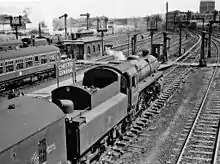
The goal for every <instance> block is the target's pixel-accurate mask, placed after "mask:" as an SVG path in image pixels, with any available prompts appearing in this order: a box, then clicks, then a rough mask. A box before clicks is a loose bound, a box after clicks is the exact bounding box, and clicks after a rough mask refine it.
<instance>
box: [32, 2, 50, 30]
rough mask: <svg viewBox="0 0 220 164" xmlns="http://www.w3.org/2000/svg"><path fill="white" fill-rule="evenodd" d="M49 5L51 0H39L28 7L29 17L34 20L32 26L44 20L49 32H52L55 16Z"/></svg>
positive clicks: (36, 25)
mask: <svg viewBox="0 0 220 164" xmlns="http://www.w3.org/2000/svg"><path fill="white" fill-rule="evenodd" d="M45 6H48V7H45ZM49 6H50V2H48V1H39V2H38V3H36V4H34V5H32V6H31V7H29V8H28V17H29V18H30V20H31V22H32V24H31V27H38V24H39V23H40V22H42V21H44V22H45V24H46V26H47V27H48V29H49V33H50V34H52V32H53V16H52V11H51V8H50V7H49Z"/></svg>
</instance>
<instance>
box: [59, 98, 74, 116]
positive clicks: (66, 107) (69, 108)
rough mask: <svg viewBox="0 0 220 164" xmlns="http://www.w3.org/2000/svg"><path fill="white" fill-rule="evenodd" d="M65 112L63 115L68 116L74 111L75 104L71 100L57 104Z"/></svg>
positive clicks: (60, 101)
mask: <svg viewBox="0 0 220 164" xmlns="http://www.w3.org/2000/svg"><path fill="white" fill-rule="evenodd" d="M55 104H57V105H58V106H59V107H60V108H61V109H62V111H63V113H65V114H68V113H72V112H73V111H74V104H73V102H72V101H70V100H59V99H58V100H57V101H56V102H55Z"/></svg>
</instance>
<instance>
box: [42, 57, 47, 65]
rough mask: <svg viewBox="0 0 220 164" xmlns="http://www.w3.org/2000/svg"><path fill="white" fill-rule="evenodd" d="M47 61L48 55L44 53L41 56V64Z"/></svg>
mask: <svg viewBox="0 0 220 164" xmlns="http://www.w3.org/2000/svg"><path fill="white" fill-rule="evenodd" d="M45 63H47V56H46V55H42V56H41V64H45Z"/></svg>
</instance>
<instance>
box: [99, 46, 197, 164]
mask: <svg viewBox="0 0 220 164" xmlns="http://www.w3.org/2000/svg"><path fill="white" fill-rule="evenodd" d="M198 43H199V42H197V46H195V49H194V50H193V51H198V50H199V48H200V47H198V46H199V44H198ZM191 55H195V53H192V54H191ZM197 56H198V54H197ZM185 60H187V58H185ZM194 60H196V59H194ZM182 62H184V60H183V61H182ZM190 71H191V68H190V67H189V66H188V67H183V66H175V67H174V68H173V69H172V70H170V72H168V73H167V74H166V78H167V79H169V80H166V82H165V89H164V90H163V92H162V94H161V95H160V96H159V97H158V99H156V100H155V101H154V102H152V103H151V105H150V107H147V106H145V105H142V106H141V109H142V110H143V111H144V112H143V113H142V114H141V116H140V117H139V118H137V119H136V120H135V121H134V122H133V123H132V125H131V127H130V128H129V130H128V131H127V132H126V133H125V134H124V135H123V136H122V137H120V139H117V140H116V142H115V145H114V146H113V147H109V148H108V149H107V151H106V153H104V155H103V156H102V157H101V158H100V159H101V160H100V161H99V162H95V163H111V164H112V163H120V162H122V161H123V159H121V158H120V156H121V155H122V154H125V153H127V154H128V155H127V156H129V154H131V153H134V152H135V151H143V150H144V149H145V148H144V147H143V146H142V145H140V144H137V138H138V139H140V138H141V137H146V136H147V133H145V132H144V129H146V128H147V127H148V126H149V124H150V123H151V121H152V120H153V119H154V118H155V117H157V116H158V114H159V113H160V110H161V108H162V107H163V106H164V105H165V103H166V102H167V101H168V100H169V99H170V98H171V97H172V95H173V94H174V93H175V91H176V90H177V89H178V87H179V86H180V85H181V83H182V82H183V81H184V80H185V79H186V78H187V77H188V76H189V75H190ZM168 75H169V76H168ZM174 75H175V76H174ZM121 160H122V161H121Z"/></svg>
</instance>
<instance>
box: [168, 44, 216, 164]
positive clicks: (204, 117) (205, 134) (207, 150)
mask: <svg viewBox="0 0 220 164" xmlns="http://www.w3.org/2000/svg"><path fill="white" fill-rule="evenodd" d="M214 44H215V47H216V49H217V52H216V53H217V54H218V53H219V52H220V50H219V47H220V42H219V41H216V40H215V41H214ZM217 63H219V57H218V56H217ZM219 87H220V72H219V69H218V67H217V66H216V67H214V71H213V73H212V74H211V75H210V77H209V78H207V79H206V81H205V85H204V86H203V88H202V89H201V91H200V93H199V98H198V101H197V102H196V105H195V108H194V109H193V111H192V114H191V116H190V117H189V119H188V121H187V122H186V125H185V128H184V130H183V133H182V134H181V137H180V138H179V142H178V147H177V148H176V149H175V151H176V152H179V153H176V154H179V155H178V156H177V158H176V160H175V158H174V159H173V160H172V162H171V163H177V164H180V163H181V164H182V163H211V164H215V163H219V162H220V155H219V141H220V134H219V133H220V111H219V106H220V100H219V97H220V89H219Z"/></svg>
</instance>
